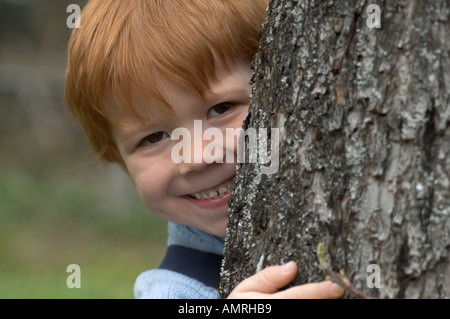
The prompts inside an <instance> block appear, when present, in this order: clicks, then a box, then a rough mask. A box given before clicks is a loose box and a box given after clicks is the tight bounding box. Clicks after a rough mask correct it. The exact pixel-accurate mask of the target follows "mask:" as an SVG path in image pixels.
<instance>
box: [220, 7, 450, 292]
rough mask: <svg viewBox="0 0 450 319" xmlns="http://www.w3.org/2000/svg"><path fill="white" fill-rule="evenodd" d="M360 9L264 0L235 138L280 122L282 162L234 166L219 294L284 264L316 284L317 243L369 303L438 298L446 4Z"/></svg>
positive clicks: (444, 199)
mask: <svg viewBox="0 0 450 319" xmlns="http://www.w3.org/2000/svg"><path fill="white" fill-rule="evenodd" d="M369 4H370V2H369V3H367V2H365V1H359V0H348V1H332V0H328V1H323V0H311V1H300V0H272V2H271V4H270V7H269V9H268V17H267V20H266V22H265V23H264V24H263V30H262V34H261V44H260V49H259V51H258V53H257V55H256V56H255V59H254V77H253V80H252V82H253V91H252V99H251V104H250V109H249V116H248V117H247V120H246V122H245V123H244V130H246V129H248V128H257V129H258V128H267V129H268V131H270V129H271V128H279V133H280V136H279V138H280V139H279V144H278V146H279V156H280V160H279V163H280V166H279V169H278V171H277V172H276V173H274V174H263V173H262V172H261V168H262V167H263V166H264V165H265V164H260V163H255V164H252V163H247V164H246V163H242V164H239V165H238V171H237V176H236V179H235V185H234V186H235V187H234V191H233V196H232V198H231V200H230V211H229V225H228V231H227V238H226V248H225V259H224V263H223V269H222V280H221V287H220V292H221V295H222V297H226V296H227V295H228V294H229V293H230V292H231V290H232V289H233V288H234V287H235V286H236V285H237V284H238V283H239V282H241V281H242V280H243V279H245V278H247V277H249V276H251V275H253V274H254V273H255V272H256V271H258V270H260V269H263V268H264V267H266V266H269V265H274V264H281V263H284V262H287V261H290V260H294V261H296V262H297V264H298V266H299V272H298V274H297V277H296V279H295V284H301V283H306V282H312V281H321V280H324V279H325V275H324V272H323V269H322V267H321V266H320V264H319V262H318V260H317V256H316V248H317V245H318V244H319V243H320V242H324V243H325V246H326V249H327V254H326V258H327V260H328V262H329V264H330V267H331V268H332V269H333V270H334V271H335V272H337V271H338V270H339V269H340V268H344V269H345V272H346V276H347V278H348V279H349V280H350V281H351V282H352V284H353V286H355V288H356V289H358V290H360V291H362V292H364V293H366V294H368V295H371V296H373V297H379V298H450V254H449V253H450V124H449V122H450V41H449V40H450V1H448V0H437V1H425V0H423V1H420V0H417V1H409V0H391V1H377V2H376V4H377V5H379V8H380V9H381V21H380V24H381V27H380V28H370V27H369V24H370V22H373V20H371V17H370V16H369V15H370V14H371V12H369V13H368V12H367V7H368V5H369ZM372 17H373V16H372ZM372 26H373V24H372ZM274 142H275V141H272V143H274ZM247 148H248V145H247ZM371 264H375V265H377V266H378V267H379V275H380V276H379V278H380V280H381V282H380V285H379V286H378V287H375V288H369V286H370V285H369V284H368V282H369V281H370V278H369V277H370V276H371V274H372V271H371V270H370V269H368V266H369V265H371ZM346 297H352V295H351V294H346Z"/></svg>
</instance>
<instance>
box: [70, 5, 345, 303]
mask: <svg viewBox="0 0 450 319" xmlns="http://www.w3.org/2000/svg"><path fill="white" fill-rule="evenodd" d="M267 5H268V0H127V1H119V0H91V1H90V2H89V3H88V4H87V5H86V7H85V8H84V10H83V14H82V17H81V28H80V29H74V31H73V34H72V37H71V40H70V44H69V50H68V66H67V73H66V100H67V104H68V106H69V109H70V111H71V112H72V114H73V115H74V116H75V118H76V119H78V120H79V121H80V123H81V124H82V125H83V127H84V129H85V131H86V134H87V137H88V139H89V141H90V143H91V145H92V147H93V149H94V151H95V152H96V154H97V155H98V156H99V157H100V158H101V159H103V160H105V161H107V162H113V163H118V164H119V165H121V166H122V167H123V169H124V170H125V171H126V172H127V173H128V175H129V176H130V178H131V180H132V181H133V183H134V185H135V187H136V189H137V191H138V193H139V195H140V197H141V198H142V200H143V201H144V203H145V204H146V206H147V207H148V208H149V209H150V211H152V212H153V213H155V214H157V215H158V216H160V217H162V218H164V219H166V220H168V221H169V240H168V245H169V248H168V251H167V255H166V257H165V259H164V261H163V262H162V264H161V266H160V268H159V269H154V270H149V271H147V272H144V273H143V274H141V275H140V276H139V277H138V279H137V281H136V284H135V296H136V297H137V298H218V296H219V295H218V293H217V287H218V281H219V275H220V265H221V260H222V256H223V245H224V236H225V232H226V226H227V210H228V199H229V197H230V195H231V190H232V185H233V178H234V176H235V172H236V163H235V162H234V163H229V161H225V160H224V156H225V154H227V151H228V152H230V150H231V151H233V152H234V153H236V145H237V143H236V141H234V142H235V143H234V144H233V145H230V143H229V142H228V143H223V145H224V146H223V152H214V157H215V158H214V159H213V161H211V160H206V159H205V158H203V156H202V154H203V153H202V152H203V150H204V148H205V147H207V145H208V143H209V142H206V141H204V140H203V137H202V135H203V134H200V140H198V136H199V134H196V133H198V132H196V130H198V124H199V123H201V124H202V125H201V128H202V130H203V131H202V132H200V133H203V132H204V131H205V130H206V129H208V128H217V129H219V130H220V131H222V132H223V133H224V134H223V136H226V134H225V131H226V129H227V128H239V127H241V126H242V122H243V120H244V119H245V117H246V114H247V110H248V103H249V96H250V90H251V87H250V85H249V82H250V78H251V75H252V72H251V69H250V63H251V60H252V58H253V56H254V54H255V52H256V50H257V48H258V44H259V32H260V25H261V24H262V22H263V21H264V19H265V13H266V11H265V10H266V7H267ZM178 128H183V129H184V130H185V132H189V133H191V134H190V135H191V136H194V139H193V140H192V141H191V142H190V143H192V147H191V148H186V149H183V150H182V151H181V153H182V154H181V155H182V156H183V159H184V160H183V161H181V162H179V161H175V160H174V156H173V155H174V153H173V149H174V146H175V145H176V144H177V143H179V141H178V140H175V139H173V136H172V134H173V132H174V131H175V130H176V129H178ZM171 137H172V138H171ZM195 139H197V140H195ZM198 145H200V148H199V146H198ZM190 151H192V152H190ZM199 152H200V160H198V159H199ZM178 155H180V154H178ZM296 272H297V266H296V264H295V263H294V262H290V263H287V264H285V265H283V266H272V267H268V268H266V269H264V270H262V271H261V272H259V273H257V274H255V275H254V276H252V277H250V278H248V279H246V280H245V281H243V282H242V283H241V284H239V285H238V286H237V287H236V289H235V290H234V291H233V292H232V293H231V295H230V296H229V297H230V298H233V297H234V298H266V297H271V298H272V297H273V298H337V297H339V296H341V295H342V293H343V290H342V288H340V287H339V286H337V285H336V284H332V283H331V282H329V281H324V282H321V283H311V284H306V285H303V286H297V287H293V288H290V289H287V290H283V291H279V289H281V288H282V287H284V286H285V285H287V284H288V283H289V282H291V281H292V280H293V278H294V277H295V274H296Z"/></svg>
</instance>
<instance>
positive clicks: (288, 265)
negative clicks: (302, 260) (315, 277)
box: [281, 261, 294, 272]
mask: <svg viewBox="0 0 450 319" xmlns="http://www.w3.org/2000/svg"><path fill="white" fill-rule="evenodd" d="M292 267H294V262H293V261H290V262H288V263H285V264H284V265H283V266H282V267H281V271H282V272H291V270H292Z"/></svg>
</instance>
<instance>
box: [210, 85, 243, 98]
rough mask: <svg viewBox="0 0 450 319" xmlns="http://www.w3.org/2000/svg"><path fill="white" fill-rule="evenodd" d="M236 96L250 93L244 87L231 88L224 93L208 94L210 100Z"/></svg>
mask: <svg viewBox="0 0 450 319" xmlns="http://www.w3.org/2000/svg"><path fill="white" fill-rule="evenodd" d="M234 94H239V95H241V94H243V95H244V94H245V95H248V91H247V90H246V89H245V88H242V87H231V88H228V89H225V90H222V91H218V92H213V93H212V94H208V95H207V97H208V98H212V99H220V98H221V97H226V96H228V95H234Z"/></svg>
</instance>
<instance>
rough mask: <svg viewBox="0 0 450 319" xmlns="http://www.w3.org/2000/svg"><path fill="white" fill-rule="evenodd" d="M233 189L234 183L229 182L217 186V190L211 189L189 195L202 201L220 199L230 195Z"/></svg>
mask: <svg viewBox="0 0 450 319" xmlns="http://www.w3.org/2000/svg"><path fill="white" fill-rule="evenodd" d="M232 189H233V181H228V182H225V183H223V184H221V185H219V186H217V187H216V188H211V189H208V190H206V191H204V192H200V193H192V194H189V196H191V197H192V198H195V199H202V200H205V199H214V198H219V197H221V196H222V195H224V194H227V193H230V192H231V191H232Z"/></svg>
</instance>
